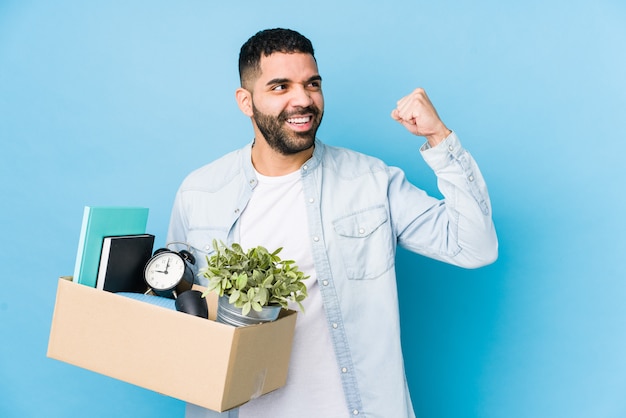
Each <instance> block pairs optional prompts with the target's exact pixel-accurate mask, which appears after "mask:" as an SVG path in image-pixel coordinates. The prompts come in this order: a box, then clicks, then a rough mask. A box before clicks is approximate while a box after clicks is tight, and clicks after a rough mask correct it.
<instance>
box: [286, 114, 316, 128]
mask: <svg viewBox="0 0 626 418" xmlns="http://www.w3.org/2000/svg"><path fill="white" fill-rule="evenodd" d="M311 119H312V117H311V116H297V117H291V118H289V119H287V123H288V124H290V125H295V126H304V125H307V124H308V123H309V122H311Z"/></svg>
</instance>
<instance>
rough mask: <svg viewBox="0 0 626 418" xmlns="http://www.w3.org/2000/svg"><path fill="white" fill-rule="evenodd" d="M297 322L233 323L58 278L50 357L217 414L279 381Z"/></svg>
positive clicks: (284, 316) (290, 316)
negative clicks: (251, 324) (224, 322)
mask: <svg viewBox="0 0 626 418" xmlns="http://www.w3.org/2000/svg"><path fill="white" fill-rule="evenodd" d="M207 300H208V304H209V315H210V318H215V314H216V309H217V307H216V306H217V298H216V297H208V298H207ZM295 323H296V312H294V311H286V310H283V311H282V313H281V317H280V318H279V319H278V320H276V321H274V322H269V323H265V324H261V325H253V326H248V327H239V328H237V327H232V326H229V325H225V324H221V323H217V322H215V321H213V320H211V319H209V320H207V319H204V318H198V317H195V316H192V315H189V314H185V313H182V312H177V311H175V310H170V309H167V308H163V307H159V306H155V305H151V304H149V303H146V302H141V301H137V300H134V299H131V298H128V297H125V296H121V295H116V294H114V293H110V292H105V291H102V290H96V289H94V288H91V287H88V286H84V285H80V284H77V283H73V282H71V281H67V280H63V279H60V280H59V285H58V289H57V297H56V304H55V307H54V315H53V318H52V326H51V329H50V339H49V342H48V357H51V358H54V359H57V360H61V361H64V362H66V363H70V364H73V365H76V366H79V367H82V368H84V369H88V370H92V371H94V372H97V373H101V374H104V375H107V376H110V377H113V378H116V379H119V380H123V381H125V382H129V383H132V384H134V385H137V386H141V387H144V388H146V389H150V390H153V391H156V392H159V393H162V394H164V395H168V396H171V397H174V398H177V399H181V400H183V401H187V402H191V403H193V404H196V405H199V406H202V407H205V408H208V409H212V410H214V411H219V412H222V411H225V410H228V409H231V408H234V407H236V406H239V405H241V404H243V403H245V402H247V401H249V400H250V399H254V398H256V397H258V396H261V395H263V394H265V393H268V392H270V391H272V390H275V389H278V388H279V387H281V386H284V384H285V382H286V379H287V368H288V365H289V358H290V356H291V344H292V338H293V333H294V328H295Z"/></svg>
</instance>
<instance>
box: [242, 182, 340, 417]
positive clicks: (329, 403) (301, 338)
mask: <svg viewBox="0 0 626 418" xmlns="http://www.w3.org/2000/svg"><path fill="white" fill-rule="evenodd" d="M257 178H258V181H259V183H258V185H257V187H256V188H255V189H254V193H253V195H252V198H251V200H250V202H249V203H248V206H246V209H245V210H244V212H243V213H242V214H241V218H240V234H241V235H240V242H239V243H240V244H241V246H242V247H243V248H244V249H248V248H251V247H256V246H258V245H262V246H264V247H266V248H267V249H268V250H269V251H270V252H272V251H274V250H275V249H277V248H279V247H283V250H282V251H281V252H280V254H279V256H280V257H281V258H282V259H288V260H295V262H296V264H297V265H298V267H299V268H300V270H302V271H303V272H304V273H305V274H307V275H310V276H311V277H310V278H309V279H307V280H306V282H305V283H306V284H307V291H308V297H307V298H306V299H305V300H304V302H303V305H304V308H305V312H304V313H303V312H298V317H297V321H296V330H295V335H294V341H293V349H292V353H291V362H290V365H289V373H288V375H287V384H286V385H285V386H284V387H282V388H280V389H278V390H276V391H274V392H271V393H268V394H266V395H263V396H261V397H260V398H258V399H253V400H251V401H250V402H248V403H246V404H244V405H242V406H241V407H240V409H239V418H293V417H299V418H308V417H310V418H320V417H324V418H335V417H337V418H339V417H346V416H348V415H349V412H348V407H347V404H346V401H345V397H344V394H343V388H342V386H341V380H340V373H339V367H338V366H337V360H336V357H335V353H334V350H333V346H332V342H331V339H330V333H329V329H328V325H327V321H326V315H325V313H324V307H323V304H322V296H321V294H320V291H319V287H318V284H317V281H316V280H317V278H316V274H315V267H314V265H313V256H312V253H311V246H310V241H309V228H308V223H307V216H306V206H305V205H306V201H305V196H304V192H303V189H302V181H301V177H300V172H299V171H295V172H293V173H290V174H288V175H286V176H279V177H267V176H263V175H261V174H259V173H257ZM293 308H294V309H296V310H297V308H296V306H294V307H293Z"/></svg>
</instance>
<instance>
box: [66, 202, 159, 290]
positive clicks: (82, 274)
mask: <svg viewBox="0 0 626 418" xmlns="http://www.w3.org/2000/svg"><path fill="white" fill-rule="evenodd" d="M147 223H148V208H140V207H125V206H85V210H84V212H83V223H82V226H81V230H80V238H79V240H78V252H77V253H76V265H75V267H74V279H73V280H74V282H76V283H80V284H84V285H86V286H91V287H96V279H97V277H98V264H99V263H100V254H101V252H102V242H103V240H104V237H107V236H114V235H135V234H144V233H145V232H146V225H147Z"/></svg>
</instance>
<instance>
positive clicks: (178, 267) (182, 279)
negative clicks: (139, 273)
mask: <svg viewBox="0 0 626 418" xmlns="http://www.w3.org/2000/svg"><path fill="white" fill-rule="evenodd" d="M195 263H196V260H195V258H194V256H193V255H192V254H191V253H190V252H189V251H187V250H182V251H180V252H177V251H173V250H170V249H168V248H160V249H158V250H156V251H155V252H154V255H153V256H152V257H151V258H150V259H149V260H148V262H147V263H146V266H145V268H144V274H143V276H144V280H145V281H146V284H147V285H148V287H149V289H148V291H147V292H146V293H149V292H150V291H152V292H154V293H155V294H156V295H157V296H163V297H167V298H170V299H176V298H177V297H178V295H180V294H181V293H183V292H185V291H187V290H190V289H191V287H192V286H193V282H194V265H195Z"/></svg>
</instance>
